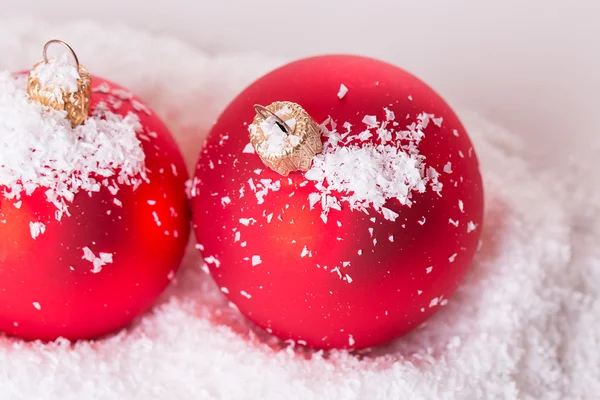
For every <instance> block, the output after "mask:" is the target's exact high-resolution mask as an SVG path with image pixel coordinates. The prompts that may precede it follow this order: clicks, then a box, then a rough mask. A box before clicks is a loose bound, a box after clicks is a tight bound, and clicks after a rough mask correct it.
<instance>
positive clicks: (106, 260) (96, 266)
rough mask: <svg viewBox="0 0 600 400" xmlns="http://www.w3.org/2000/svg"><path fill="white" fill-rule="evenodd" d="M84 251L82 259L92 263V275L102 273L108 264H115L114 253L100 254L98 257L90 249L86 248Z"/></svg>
mask: <svg viewBox="0 0 600 400" xmlns="http://www.w3.org/2000/svg"><path fill="white" fill-rule="evenodd" d="M82 251H83V256H81V258H82V259H83V260H86V261H89V262H91V263H92V273H94V274H97V273H99V272H100V271H102V267H103V266H105V265H106V264H112V262H113V255H112V253H102V252H100V253H99V254H98V256H96V255H95V254H94V252H93V251H92V250H91V249H90V248H89V247H84V248H83V249H82Z"/></svg>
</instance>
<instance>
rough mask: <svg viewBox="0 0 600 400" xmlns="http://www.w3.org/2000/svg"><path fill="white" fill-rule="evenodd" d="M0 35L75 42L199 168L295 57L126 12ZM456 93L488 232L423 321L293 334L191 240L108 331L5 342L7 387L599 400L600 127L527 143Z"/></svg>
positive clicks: (73, 395)
mask: <svg viewBox="0 0 600 400" xmlns="http://www.w3.org/2000/svg"><path fill="white" fill-rule="evenodd" d="M0 32H1V33H2V34H1V35H0V54H2V56H1V57H0V69H7V70H22V69H28V68H29V67H30V66H31V65H32V64H33V63H34V62H36V61H38V60H39V58H40V55H41V46H42V45H43V43H44V42H45V41H46V40H49V39H53V38H55V37H58V38H61V39H64V40H66V41H67V42H69V43H70V44H71V45H72V46H73V47H74V48H75V49H76V51H77V53H78V56H79V58H80V60H81V61H82V63H83V64H84V65H85V66H86V67H87V68H88V69H89V70H90V71H92V72H93V73H94V74H96V75H99V76H103V77H105V78H107V79H110V80H113V81H116V82H118V83H120V84H122V85H124V86H125V87H127V88H128V89H130V90H131V91H133V92H135V93H136V94H138V95H139V96H141V97H142V98H143V99H145V100H147V101H148V102H149V104H150V105H151V106H152V107H153V108H154V110H155V111H156V112H157V113H158V114H159V115H160V116H162V118H163V119H164V120H165V122H166V123H167V124H168V125H169V127H170V128H171V129H172V131H173V133H174V135H176V137H177V139H178V141H179V143H180V144H181V148H182V149H183V151H184V153H185V156H186V159H187V162H188V166H189V167H190V168H191V167H192V166H193V165H194V163H195V161H196V157H197V155H198V153H199V150H200V146H201V144H202V141H203V138H204V137H205V135H206V133H207V131H208V130H209V129H210V127H211V125H212V123H213V121H214V120H215V118H216V117H217V116H218V114H219V112H220V111H221V110H222V109H223V108H224V107H225V106H226V105H227V103H228V102H229V101H230V100H231V99H232V98H233V96H235V94H236V93H238V92H239V91H240V90H242V89H243V88H244V87H245V86H246V85H247V84H249V83H250V82H252V81H253V80H254V79H256V78H257V77H259V76H260V75H262V74H263V73H266V72H268V71H269V70H270V69H272V68H273V67H276V66H278V65H281V64H282V63H283V62H284V61H286V60H283V59H273V58H269V57H259V56H248V55H234V54H218V53H217V54H216V55H215V54H211V55H209V54H208V53H206V52H203V51H200V50H198V49H197V48H194V47H191V46H189V45H186V44H184V43H183V42H180V41H177V40H175V39H172V38H167V37H159V36H151V35H150V34H147V33H143V32H138V31H134V30H131V29H129V28H125V27H123V26H106V25H103V26H101V25H94V24H89V23H70V24H66V25H65V24H63V25H51V24H46V23H41V22H40V21H33V20H17V21H14V20H13V21H10V20H2V19H0ZM124 38H126V40H124ZM590 51H591V49H590ZM414 72H416V73H417V74H418V71H414ZM331 95H332V96H336V93H331ZM540 96H545V94H544V93H540ZM514 101H516V102H517V101H519V98H518V97H516V98H515V99H514ZM454 106H455V107H456V108H457V111H458V113H459V115H460V116H461V118H462V120H463V121H464V123H465V125H466V127H467V130H468V132H469V133H470V135H471V137H472V139H473V141H474V143H475V145H476V150H477V152H478V155H479V157H480V160H481V163H482V171H483V175H484V179H485V189H486V216H485V226H484V232H483V240H484V242H483V247H482V249H481V251H480V253H479V254H478V256H477V258H476V262H475V264H474V265H473V268H472V270H471V272H470V274H469V275H468V277H467V278H466V280H465V281H464V284H463V285H462V286H461V289H460V290H459V291H458V292H457V293H456V295H455V296H453V297H452V298H451V299H450V302H449V303H448V305H447V306H446V307H444V308H442V309H441V310H440V311H439V312H438V314H436V315H435V317H434V318H432V319H431V320H430V321H429V322H428V323H427V324H426V325H425V326H423V327H422V328H419V329H417V330H416V331H414V332H412V333H410V334H409V335H407V336H405V337H402V338H400V339H398V340H397V341H395V342H394V343H391V344H389V345H387V346H384V347H382V348H377V349H373V350H372V351H370V352H366V353H364V354H362V355H361V356H357V355H353V354H349V353H347V352H331V353H329V354H323V353H321V352H312V351H309V350H306V349H299V348H296V349H294V348H291V347H287V346H286V345H283V344H281V343H279V342H278V341H276V340H274V339H272V338H270V337H268V336H265V335H264V334H263V333H258V332H256V331H255V330H254V328H253V327H252V326H251V325H249V324H248V323H247V322H246V321H244V320H243V319H242V318H241V317H240V316H239V315H238V314H237V313H236V311H235V310H233V309H230V308H228V307H227V305H226V302H225V300H224V297H223V296H222V294H221V293H220V292H219V290H218V289H217V288H216V287H215V285H214V284H213V283H212V281H211V279H210V277H209V276H207V275H206V274H204V273H203V272H202V270H201V265H202V261H201V259H200V257H199V256H198V254H197V252H196V250H194V249H193V247H192V246H190V248H189V250H188V254H187V256H186V259H185V262H184V265H183V266H182V268H181V271H180V273H179V274H178V276H177V278H176V284H175V285H174V286H172V287H171V288H169V290H168V291H167V292H166V293H165V295H164V296H163V297H162V298H161V300H160V301H159V302H158V303H157V305H156V307H155V308H154V309H153V310H152V311H151V312H149V313H147V314H146V315H144V316H143V317H141V318H140V319H139V320H138V321H136V323H135V324H134V325H132V326H131V327H129V328H128V329H126V330H123V331H122V332H120V333H117V334H116V335H114V336H112V337H110V338H107V339H104V340H100V341H95V342H85V341H83V342H79V343H75V344H70V343H66V342H61V341H59V342H57V343H51V344H42V343H27V342H23V341H20V340H17V339H13V338H6V337H2V338H0V399H62V400H69V399H111V400H112V399H144V400H147V399H277V400H279V399H303V400H311V399H332V400H343V399H368V400H376V399H486V398H490V399H491V398H494V399H496V398H498V399H500V398H502V399H593V398H597V396H598V393H600V246H598V245H597V243H598V238H600V224H599V223H598V220H599V219H600V187H599V185H598V183H599V182H600V180H599V178H598V173H599V171H600V168H599V167H600V165H599V162H598V160H599V159H600V135H599V134H598V133H597V132H593V131H591V130H590V131H586V130H585V129H583V128H582V127H576V125H577V124H576V123H574V128H575V127H576V128H577V129H574V130H573V131H572V132H568V133H566V134H565V138H566V137H567V136H568V137H571V135H573V137H575V138H578V140H573V141H571V145H570V147H571V150H570V151H571V153H569V154H566V153H562V152H561V149H560V147H557V148H556V149H555V150H556V151H555V152H549V151H548V152H547V153H544V154H536V155H535V156H532V155H531V150H532V149H531V148H529V147H528V146H526V145H525V144H526V143H529V144H531V143H534V142H535V140H539V138H543V137H544V132H540V131H535V126H532V128H531V129H532V130H531V131H515V132H511V131H508V130H506V129H503V128H502V125H503V121H496V122H491V121H489V120H486V119H485V118H483V117H481V116H479V115H478V111H477V110H475V111H468V110H465V109H461V108H460V106H459V105H457V104H454ZM523 106H524V107H525V106H526V105H523ZM548 117H549V118H551V117H552V116H551V115H549V116H548ZM577 118H578V117H577V116H574V122H577ZM535 138H538V139H535ZM546 147H548V146H546ZM538 153H539V152H538ZM0 162H1V161H0Z"/></svg>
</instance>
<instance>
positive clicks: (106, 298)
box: [0, 77, 189, 340]
mask: <svg viewBox="0 0 600 400" xmlns="http://www.w3.org/2000/svg"><path fill="white" fill-rule="evenodd" d="M93 87H94V88H95V90H94V93H93V96H92V111H93V110H94V108H95V107H97V106H98V104H99V103H100V102H104V103H106V104H108V106H109V108H110V110H111V111H112V112H113V113H115V114H121V115H126V114H127V113H128V112H134V113H135V114H137V116H138V117H139V120H140V122H141V125H142V127H143V129H142V131H140V132H139V134H138V138H139V139H140V141H141V143H142V146H143V149H144V153H145V155H146V159H145V165H146V168H147V177H148V179H149V182H147V183H142V184H141V186H140V187H138V188H137V189H135V190H133V188H132V187H131V186H128V185H125V184H121V185H118V187H119V190H118V192H117V193H116V194H115V195H113V194H111V192H110V191H109V190H108V189H107V188H106V187H104V186H103V187H102V188H101V190H100V192H96V193H92V194H89V193H86V192H79V193H77V194H76V195H75V198H74V200H73V202H72V203H68V206H69V212H70V214H71V216H63V217H62V219H61V220H60V222H59V221H57V219H56V218H55V212H56V207H55V206H54V205H53V204H51V203H49V202H48V201H47V200H46V197H45V194H44V189H43V188H39V189H37V190H36V191H35V192H34V193H33V194H32V195H31V196H25V195H23V197H22V199H21V200H22V203H20V208H17V207H16V206H15V201H14V200H8V199H5V198H2V197H1V196H0V238H1V239H0V331H2V332H5V333H7V334H9V335H13V336H17V337H21V338H24V339H41V340H53V339H56V338H58V337H64V338H67V339H71V340H75V339H84V338H94V337H98V336H101V335H104V334H106V333H109V332H112V331H114V330H117V329H119V328H122V327H124V326H126V325H127V324H128V323H130V322H131V321H132V320H133V319H134V318H135V317H136V316H138V315H140V314H141V313H142V312H144V311H145V310H147V309H148V308H150V307H151V305H152V304H153V303H154V301H155V300H156V299H157V297H158V296H159V295H160V293H161V292H162V291H163V290H164V289H165V287H166V286H167V285H168V284H169V281H170V280H171V278H172V277H173V275H174V273H175V271H176V270H177V269H178V267H179V264H180V262H181V259H182V257H183V252H184V248H185V245H186V242H187V238H188V235H189V222H188V218H189V211H188V205H187V199H186V195H185V189H184V188H185V181H186V180H187V178H188V176H187V172H186V168H185V164H184V161H183V158H182V156H181V153H180V152H179V149H178V148H177V146H176V143H175V141H174V139H173V137H172V136H171V134H170V132H169V131H168V129H167V128H166V127H165V126H164V125H163V123H162V122H161V121H160V120H159V119H158V117H157V116H156V115H154V114H153V113H152V112H151V111H150V110H148V109H147V107H146V106H144V105H143V104H142V103H141V102H140V100H139V99H137V98H135V97H131V98H129V94H128V93H127V92H126V91H124V90H123V89H122V88H120V87H119V86H117V85H115V84H113V83H109V82H107V81H105V80H103V79H101V78H97V77H93ZM98 88H101V89H100V90H98ZM154 133H156V134H154ZM31 221H40V222H42V223H43V224H45V228H46V229H45V232H44V233H43V234H40V235H39V236H38V237H37V238H36V239H35V240H34V239H33V238H32V234H31V229H30V225H29V224H30V222H31ZM85 248H88V249H89V250H90V251H91V252H92V253H93V256H90V255H89V254H88V256H87V257H86V250H84V249H85ZM100 253H106V254H110V255H111V256H112V259H110V257H109V258H106V256H105V261H107V262H106V263H105V264H104V265H103V266H102V270H101V271H100V272H97V273H94V272H92V270H93V269H94V267H93V263H92V262H91V261H90V260H93V258H92V257H96V258H99V257H100Z"/></svg>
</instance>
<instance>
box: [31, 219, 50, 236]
mask: <svg viewBox="0 0 600 400" xmlns="http://www.w3.org/2000/svg"><path fill="white" fill-rule="evenodd" d="M29 231H30V233H31V237H32V238H33V240H35V239H37V237H38V236H40V235H41V234H43V233H44V232H46V225H44V224H43V223H42V222H30V223H29Z"/></svg>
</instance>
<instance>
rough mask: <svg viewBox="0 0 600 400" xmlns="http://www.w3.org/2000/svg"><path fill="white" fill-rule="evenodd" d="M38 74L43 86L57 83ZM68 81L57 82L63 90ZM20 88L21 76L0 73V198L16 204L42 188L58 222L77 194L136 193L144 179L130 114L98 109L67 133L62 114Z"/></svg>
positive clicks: (67, 124) (137, 124)
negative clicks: (120, 187) (118, 189)
mask: <svg viewBox="0 0 600 400" xmlns="http://www.w3.org/2000/svg"><path fill="white" fill-rule="evenodd" d="M65 68H66V67H65ZM38 73H39V74H40V77H43V79H46V80H47V81H46V83H47V84H51V85H55V84H57V83H56V82H54V81H52V80H51V78H48V77H46V76H45V70H44V69H43V68H42V70H41V71H38ZM60 76H62V75H60ZM70 78H71V76H70V75H68V73H67V78H65V79H64V82H63V80H61V82H63V84H64V85H66V88H67V89H70V85H71V84H72V83H73V82H72V81H70ZM26 84H27V77H26V76H19V77H14V76H12V75H11V74H10V73H8V72H0V160H1V161H0V188H1V189H0V190H1V192H0V193H1V194H2V195H3V196H4V197H5V198H7V199H14V200H19V198H21V196H22V195H23V194H25V195H30V194H31V193H33V192H34V191H35V190H36V189H38V188H43V189H44V191H45V194H46V199H47V200H48V201H49V202H50V203H52V204H54V205H55V206H56V208H57V212H56V218H57V219H58V220H60V219H61V218H62V216H63V214H65V213H66V214H67V215H68V207H67V203H69V202H72V201H73V198H74V196H75V195H76V194H77V193H78V192H79V191H82V190H83V191H86V192H98V191H99V190H100V188H101V187H102V186H105V187H114V186H115V185H116V184H126V185H131V186H133V187H134V188H136V187H137V186H139V184H141V183H142V182H143V181H144V180H145V179H146V176H145V172H144V170H145V165H144V160H145V155H144V151H143V149H142V147H141V143H140V141H139V140H138V138H137V137H136V132H138V131H140V130H141V128H142V127H141V124H140V121H139V119H138V117H137V116H136V115H135V114H133V113H129V114H128V115H127V116H125V117H123V116H120V115H117V114H113V113H111V112H110V111H108V107H106V106H104V107H103V106H102V104H99V105H98V107H97V108H96V110H95V111H94V114H93V115H92V116H90V118H88V119H87V120H86V122H85V124H83V125H79V126H77V127H75V128H73V127H71V122H70V121H69V120H68V119H66V113H65V112H64V111H56V110H54V109H51V108H48V107H44V106H42V105H40V104H38V103H37V102H34V101H32V100H31V99H30V98H29V96H28V95H27V92H26ZM57 85H58V84H57ZM59 86H60V85H59Z"/></svg>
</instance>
